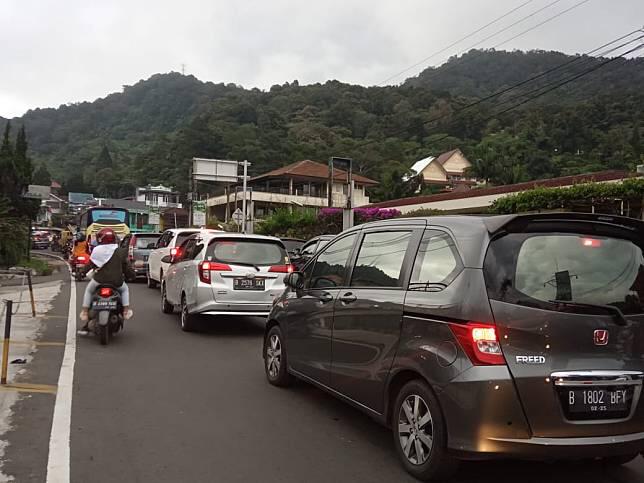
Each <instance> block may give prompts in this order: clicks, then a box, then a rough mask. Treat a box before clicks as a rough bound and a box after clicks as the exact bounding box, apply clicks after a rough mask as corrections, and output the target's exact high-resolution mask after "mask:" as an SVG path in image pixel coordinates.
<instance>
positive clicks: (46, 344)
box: [0, 339, 65, 347]
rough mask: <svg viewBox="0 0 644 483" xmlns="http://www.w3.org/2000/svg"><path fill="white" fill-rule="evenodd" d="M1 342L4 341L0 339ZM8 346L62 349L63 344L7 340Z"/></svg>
mask: <svg viewBox="0 0 644 483" xmlns="http://www.w3.org/2000/svg"><path fill="white" fill-rule="evenodd" d="M0 341H1V342H4V339H0ZM9 344H10V345H30V346H31V345H35V346H38V347H64V346H65V343H64V342H40V341H35V340H34V341H31V340H13V339H10V340H9Z"/></svg>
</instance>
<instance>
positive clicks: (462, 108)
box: [354, 29, 642, 149]
mask: <svg viewBox="0 0 644 483" xmlns="http://www.w3.org/2000/svg"><path fill="white" fill-rule="evenodd" d="M636 32H642V30H639V29H638V30H633V31H632V32H630V33H628V34H626V35H623V36H621V37H618V38H617V39H615V40H612V41H610V42H608V43H605V44H603V45H601V46H599V47H597V48H595V49H593V50H591V51H589V52H588V53H586V54H584V55H589V54H592V53H594V52H596V51H598V50H600V49H603V48H605V47H607V46H609V45H612V44H614V43H616V42H619V41H620V40H623V39H625V38H626V37H629V36H631V35H633V34H634V33H636ZM628 43H631V42H628ZM628 43H627V44H628ZM628 53H630V51H629V52H626V53H624V54H622V55H626V54H628ZM619 58H621V56H618V57H615V58H614V59H611V61H612V60H615V59H619ZM581 59H584V57H583V56H579V57H575V58H574V59H571V60H569V61H566V62H564V63H562V64H560V65H557V66H555V67H553V68H551V69H548V70H546V71H545V72H541V73H539V74H537V75H534V76H532V77H530V78H528V79H525V80H523V81H521V82H519V83H517V84H514V85H512V86H509V87H506V88H504V89H501V90H500V91H497V92H494V93H493V94H490V95H488V96H485V97H483V98H481V99H479V100H477V101H474V102H472V103H470V104H467V105H465V106H463V107H461V108H459V109H456V110H455V111H454V112H451V113H447V114H441V115H439V116H436V117H433V118H431V119H428V120H426V121H423V123H422V124H423V125H426V124H429V123H431V122H436V121H438V120H440V119H443V118H445V117H448V116H453V115H454V114H456V113H461V112H463V111H465V110H467V109H471V108H472V107H474V106H477V105H479V104H482V103H483V102H486V101H489V100H490V99H493V98H495V97H498V96H500V95H502V94H505V93H507V92H509V91H511V90H514V89H517V88H518V87H521V86H523V85H526V84H528V83H529V82H533V81H534V80H536V79H539V78H541V77H544V76H546V75H548V74H550V73H552V72H554V71H556V70H559V69H561V68H563V67H566V66H568V65H570V64H572V63H574V62H577V61H579V60H581ZM603 65H605V63H602V64H600V66H603ZM407 130H408V129H401V130H399V131H396V132H394V133H393V134H390V136H395V135H397V134H400V133H403V132H406V131H407ZM375 142H376V140H375V139H371V140H369V141H366V142H364V143H360V144H358V145H357V146H355V147H354V149H355V148H362V147H364V146H368V145H369V144H373V143H375Z"/></svg>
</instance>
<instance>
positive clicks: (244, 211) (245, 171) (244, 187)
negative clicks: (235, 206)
mask: <svg viewBox="0 0 644 483" xmlns="http://www.w3.org/2000/svg"><path fill="white" fill-rule="evenodd" d="M249 164H250V163H249V162H248V161H247V160H244V161H242V166H243V167H244V179H243V181H242V191H243V192H244V194H243V197H242V216H243V217H244V218H243V220H242V233H246V177H247V175H248V165H249Z"/></svg>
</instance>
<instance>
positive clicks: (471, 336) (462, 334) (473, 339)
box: [449, 323, 505, 366]
mask: <svg viewBox="0 0 644 483" xmlns="http://www.w3.org/2000/svg"><path fill="white" fill-rule="evenodd" d="M449 328H450V329H452V333H453V334H454V335H455V336H456V339H458V342H459V344H460V345H461V348H462V349H463V351H464V352H465V354H467V357H469V359H470V361H471V362H472V364H474V365H475V366H499V365H505V357H503V351H502V350H501V343H500V342H499V338H498V336H497V331H496V326H494V325H492V324H479V323H469V324H450V325H449Z"/></svg>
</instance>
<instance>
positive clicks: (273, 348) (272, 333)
mask: <svg viewBox="0 0 644 483" xmlns="http://www.w3.org/2000/svg"><path fill="white" fill-rule="evenodd" d="M264 370H265V371H266V379H268V382H269V383H271V384H273V385H274V386H281V387H286V386H289V385H290V384H291V383H292V382H293V376H291V375H290V374H289V373H288V368H287V363H286V348H285V347H284V339H283V337H282V330H281V329H280V327H279V325H275V326H273V327H271V330H269V331H268V334H267V335H266V342H265V343H264Z"/></svg>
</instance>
